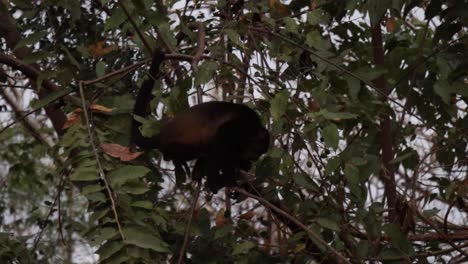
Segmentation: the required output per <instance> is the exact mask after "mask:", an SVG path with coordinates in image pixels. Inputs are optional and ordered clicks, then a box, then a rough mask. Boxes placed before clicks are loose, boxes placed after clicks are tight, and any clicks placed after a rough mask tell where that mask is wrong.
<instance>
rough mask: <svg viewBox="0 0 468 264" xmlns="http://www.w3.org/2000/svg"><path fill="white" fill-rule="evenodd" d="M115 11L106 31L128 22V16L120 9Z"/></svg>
mask: <svg viewBox="0 0 468 264" xmlns="http://www.w3.org/2000/svg"><path fill="white" fill-rule="evenodd" d="M113 11H114V12H112V16H111V17H110V18H109V19H108V20H107V21H106V25H105V26H104V31H108V30H111V29H114V28H116V27H118V26H120V24H122V23H123V22H125V21H126V20H127V16H126V15H125V13H124V12H123V11H122V10H121V9H120V8H119V9H114V10H113Z"/></svg>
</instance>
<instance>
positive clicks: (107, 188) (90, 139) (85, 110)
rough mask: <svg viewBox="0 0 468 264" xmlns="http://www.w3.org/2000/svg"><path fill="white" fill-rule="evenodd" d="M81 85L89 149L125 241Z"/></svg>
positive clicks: (80, 85) (81, 85)
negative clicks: (91, 151) (91, 150)
mask: <svg viewBox="0 0 468 264" xmlns="http://www.w3.org/2000/svg"><path fill="white" fill-rule="evenodd" d="M83 85H84V82H83V81H80V82H79V87H80V97H81V104H82V107H83V112H84V117H85V120H86V128H87V130H88V137H89V141H90V144H91V148H92V149H93V154H94V157H95V159H96V164H97V166H98V168H99V175H100V176H101V179H102V181H103V182H104V185H105V186H106V191H107V195H108V196H109V199H110V201H111V205H112V211H113V212H114V218H115V222H116V223H117V228H118V229H119V233H120V236H121V237H122V240H125V236H124V234H123V231H122V225H121V224H120V221H119V214H118V213H117V203H116V202H115V199H114V194H113V193H112V190H111V188H110V185H109V183H108V182H107V179H106V175H105V172H104V167H103V166H102V164H101V161H100V159H99V154H98V150H97V147H96V144H95V142H94V134H93V131H92V130H91V124H90V121H89V116H88V108H87V106H86V100H85V97H84V92H83Z"/></svg>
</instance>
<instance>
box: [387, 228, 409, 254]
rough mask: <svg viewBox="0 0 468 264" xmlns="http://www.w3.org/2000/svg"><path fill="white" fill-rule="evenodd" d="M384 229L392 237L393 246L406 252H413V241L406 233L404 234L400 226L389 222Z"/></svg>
mask: <svg viewBox="0 0 468 264" xmlns="http://www.w3.org/2000/svg"><path fill="white" fill-rule="evenodd" d="M383 230H384V231H385V233H386V234H387V235H388V236H389V237H390V242H391V244H392V246H393V247H395V248H398V249H400V250H401V251H403V252H405V253H406V254H411V253H412V251H413V247H412V246H411V243H410V242H409V241H408V239H407V238H406V235H404V234H403V233H402V232H401V231H400V229H399V228H398V227H396V226H395V225H394V224H389V225H386V226H384V227H383Z"/></svg>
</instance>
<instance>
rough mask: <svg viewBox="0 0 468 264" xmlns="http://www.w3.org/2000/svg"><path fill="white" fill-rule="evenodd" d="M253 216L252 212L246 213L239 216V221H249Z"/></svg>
mask: <svg viewBox="0 0 468 264" xmlns="http://www.w3.org/2000/svg"><path fill="white" fill-rule="evenodd" d="M254 216H255V213H254V212H253V211H248V212H247V213H245V214H241V215H240V216H239V219H244V220H250V219H252V217H254Z"/></svg>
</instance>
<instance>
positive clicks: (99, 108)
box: [89, 104, 113, 113]
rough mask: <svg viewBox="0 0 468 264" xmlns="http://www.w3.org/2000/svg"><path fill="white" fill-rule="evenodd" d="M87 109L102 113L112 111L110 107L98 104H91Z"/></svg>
mask: <svg viewBox="0 0 468 264" xmlns="http://www.w3.org/2000/svg"><path fill="white" fill-rule="evenodd" d="M89 109H91V110H93V111H95V112H103V113H110V112H112V110H113V109H112V108H109V107H105V106H103V105H98V104H91V105H90V106H89Z"/></svg>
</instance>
